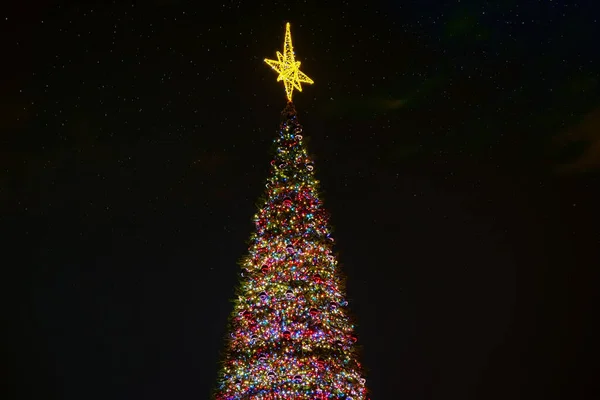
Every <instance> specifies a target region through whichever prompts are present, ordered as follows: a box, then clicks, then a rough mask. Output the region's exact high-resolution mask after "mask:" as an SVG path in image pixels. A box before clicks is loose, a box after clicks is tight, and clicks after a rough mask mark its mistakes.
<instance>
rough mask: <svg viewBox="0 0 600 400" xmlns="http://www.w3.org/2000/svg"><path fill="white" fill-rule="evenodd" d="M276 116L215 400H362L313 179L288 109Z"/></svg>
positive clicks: (362, 389)
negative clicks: (276, 131)
mask: <svg viewBox="0 0 600 400" xmlns="http://www.w3.org/2000/svg"><path fill="white" fill-rule="evenodd" d="M282 115H283V122H282V124H281V127H280V131H279V135H278V137H277V138H276V139H275V144H276V151H275V157H274V159H273V160H272V161H271V174H270V177H269V179H268V180H267V184H266V196H265V201H264V205H263V206H262V207H261V208H260V210H259V211H258V213H257V214H256V215H255V217H254V222H255V224H256V231H255V233H254V234H253V235H252V238H251V242H250V243H251V244H250V248H249V254H248V255H247V257H245V258H244V259H243V260H242V262H241V267H242V273H241V275H242V277H241V285H240V288H239V290H238V299H237V300H236V301H235V306H234V313H233V317H232V320H231V334H230V337H229V340H228V345H227V352H226V355H225V360H224V362H223V368H222V371H221V374H220V377H219V384H218V387H217V391H216V392H217V393H216V398H217V400H241V399H256V400H275V399H290V400H291V399H294V400H309V399H310V400H315V399H344V400H364V399H366V387H365V379H364V378H363V377H362V372H361V370H362V369H361V365H360V363H359V362H358V361H357V355H356V346H355V342H356V340H357V339H356V336H354V332H353V331H354V326H353V324H352V322H351V320H350V318H349V317H348V312H347V310H346V309H347V305H348V302H347V301H346V300H345V298H344V293H343V283H342V279H341V276H340V274H339V272H338V271H337V260H336V257H335V256H334V254H333V253H332V246H333V239H332V237H331V235H330V229H329V227H328V216H327V214H326V212H325V210H324V208H323V204H322V203H321V201H320V200H319V198H318V184H319V182H318V181H317V180H316V179H315V175H314V165H313V162H312V160H311V159H310V158H309V157H308V155H307V151H306V147H305V145H304V142H303V137H302V127H301V126H300V124H299V123H298V120H297V118H296V112H295V110H294V106H293V104H292V103H291V102H290V103H288V105H287V107H286V108H285V110H284V111H283V113H282Z"/></svg>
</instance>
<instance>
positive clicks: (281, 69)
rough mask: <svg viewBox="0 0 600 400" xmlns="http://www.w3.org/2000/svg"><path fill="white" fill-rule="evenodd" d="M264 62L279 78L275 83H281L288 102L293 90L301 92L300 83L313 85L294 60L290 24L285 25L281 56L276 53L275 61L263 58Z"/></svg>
mask: <svg viewBox="0 0 600 400" xmlns="http://www.w3.org/2000/svg"><path fill="white" fill-rule="evenodd" d="M265 62H266V63H267V64H269V66H270V67H271V68H273V69H274V70H275V71H276V72H277V73H278V74H279V76H278V77H277V82H279V81H283V84H284V85H285V94H286V95H287V99H288V101H290V102H291V101H292V92H293V91H294V88H295V89H297V90H298V91H299V92H301V91H302V86H300V83H309V84H313V83H314V82H313V80H312V79H310V78H309V77H308V76H306V74H305V73H304V72H302V71H300V61H296V59H295V58H294V48H293V47H292V33H291V32H290V23H289V22H288V23H287V24H286V25H285V40H284V42H283V54H281V53H280V52H277V60H269V59H267V58H265Z"/></svg>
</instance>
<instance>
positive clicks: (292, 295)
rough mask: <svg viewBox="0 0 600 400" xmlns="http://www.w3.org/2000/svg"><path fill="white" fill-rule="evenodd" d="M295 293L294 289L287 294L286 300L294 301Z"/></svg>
mask: <svg viewBox="0 0 600 400" xmlns="http://www.w3.org/2000/svg"><path fill="white" fill-rule="evenodd" d="M294 297H295V296H294V291H293V290H292V289H290V290H288V291H287V292H285V298H286V299H288V300H292V299H293V298H294Z"/></svg>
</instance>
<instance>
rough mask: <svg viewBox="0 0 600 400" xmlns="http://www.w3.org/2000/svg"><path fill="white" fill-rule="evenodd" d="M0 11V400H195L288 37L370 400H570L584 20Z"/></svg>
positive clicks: (593, 191) (74, 5) (567, 10)
mask: <svg viewBox="0 0 600 400" xmlns="http://www.w3.org/2000/svg"><path fill="white" fill-rule="evenodd" d="M11 3H14V2H11ZM16 3H18V4H11V5H10V7H12V8H11V9H0V32H1V39H0V42H1V43H2V46H1V47H2V69H3V73H2V74H1V76H0V80H1V86H0V105H1V107H0V226H1V228H2V229H1V231H2V234H3V237H4V239H3V240H2V243H3V246H2V253H3V257H2V259H1V260H2V261H1V264H2V272H3V276H2V279H1V281H2V283H3V285H2V286H3V290H2V292H3V294H5V295H6V296H3V297H5V300H4V301H3V306H4V308H5V311H4V312H3V313H2V314H3V319H5V320H6V324H3V325H4V326H6V327H8V329H4V328H3V330H4V331H5V333H8V338H7V339H5V340H4V341H3V342H2V344H3V346H2V348H3V352H2V360H3V361H2V363H1V365H3V367H2V371H0V375H1V376H2V377H1V378H0V380H1V381H3V383H2V385H1V386H2V387H3V388H4V389H6V393H10V394H9V395H7V396H4V395H1V396H2V397H3V398H15V399H40V398H44V399H64V400H81V399H86V400H96V399H98V400H100V399H102V400H105V399H112V400H121V399H123V400H125V399H127V400H130V399H144V400H146V399H147V400H153V399H208V398H209V396H210V393H211V390H212V388H213V387H214V385H215V383H216V378H217V370H218V362H219V358H220V357H219V352H220V351H221V350H222V349H223V346H224V339H225V336H226V335H227V332H226V329H227V318H228V315H229V313H230V312H231V310H232V304H231V303H230V299H231V298H232V297H233V292H234V287H235V286H236V284H237V281H238V278H239V267H238V266H237V264H236V262H237V260H238V259H240V258H241V257H242V256H243V255H244V254H245V251H246V246H247V244H246V241H247V240H248V238H249V237H250V234H251V232H252V229H253V225H252V216H253V215H254V213H255V211H256V204H257V202H258V199H259V197H260V196H261V195H262V193H263V191H264V189H265V187H264V182H265V179H266V177H267V173H268V167H269V162H270V160H271V156H270V153H269V151H270V149H271V142H272V140H273V139H274V137H275V135H276V133H277V128H278V124H279V118H280V115H279V114H280V112H281V110H282V109H283V107H284V106H285V101H286V100H285V95H284V90H283V85H282V84H281V82H279V83H278V82H276V81H275V79H276V74H275V73H274V72H273V71H272V70H271V69H270V68H269V67H268V66H266V65H265V64H264V62H263V59H264V58H265V57H267V58H274V57H275V52H276V51H277V50H281V48H282V46H283V34H284V29H285V22H286V21H289V22H291V24H292V35H293V40H294V47H295V50H296V55H297V58H298V60H300V61H301V62H302V67H301V69H302V71H303V72H305V73H306V74H307V75H308V76H309V77H311V78H312V79H314V81H315V84H314V85H304V91H303V92H302V93H297V92H295V93H294V100H295V104H296V109H297V110H298V118H299V120H300V122H301V123H302V125H303V127H304V136H305V137H306V138H309V143H308V146H309V151H310V153H311V154H313V155H314V158H315V165H316V168H315V171H316V173H317V177H318V178H319V179H320V180H321V184H322V186H321V187H322V199H323V200H324V202H325V206H326V207H327V208H328V210H329V212H330V213H331V223H332V226H333V228H334V231H333V235H334V237H335V239H336V243H337V245H336V251H337V252H338V254H339V260H340V263H341V268H342V271H343V273H344V274H345V275H346V276H347V278H348V299H349V302H350V309H351V311H352V312H353V313H354V317H355V318H356V321H357V332H358V337H359V343H360V344H361V345H362V360H363V363H364V365H365V366H366V368H367V373H368V375H367V385H368V387H369V389H370V390H371V399H372V400H395V399H443V400H446V399H461V400H466V399H486V400H487V399H548V398H568V399H583V398H591V397H590V396H591V394H590V392H589V391H590V390H591V383H592V381H593V376H595V375H597V359H595V358H594V357H592V355H591V347H592V343H593V341H594V339H595V337H597V331H593V330H592V322H593V321H592V320H593V314H594V313H593V311H592V306H591V302H592V298H593V297H594V292H595V288H594V287H593V286H594V280H595V278H596V270H597V269H598V266H599V265H600V257H599V256H598V254H597V253H598V249H599V248H600V235H599V233H598V232H599V230H598V226H599V222H600V219H599V214H600V213H599V212H598V205H599V204H600V194H599V193H600V190H598V186H599V185H600V82H599V79H600V73H599V71H600V52H599V47H598V39H599V38H600V29H599V28H600V23H599V22H598V19H600V4H594V3H597V2H595V1H591V0H590V1H559V0H554V1H552V0H547V1H546V0H544V1H534V0H531V1H516V0H499V1H483V0H472V1H471V0H463V1H445V2H441V1H437V2H436V1H433V0H428V1H426V0H419V1H417V0H406V1H389V2H383V1H368V2H365V4H368V5H362V4H360V3H359V2H349V1H335V2H327V1H323V0H321V1H304V2H300V1H278V2H267V1H264V2H262V4H260V2H259V1H252V2H251V1H247V2H243V1H239V0H223V1H221V2H213V3H214V4H213V5H211V6H202V3H204V1H190V2H184V1H167V0H163V1H159V0H155V1H146V2H137V4H135V5H132V4H131V3H129V2H121V1H118V2H116V3H117V4H107V3H108V2H83V3H82V2H62V3H60V4H62V5H61V6H58V5H57V4H58V3H56V4H53V3H51V2H48V1H38V2H25V1H24V2H16ZM140 3H143V4H140ZM259 4H260V5H259ZM2 7H7V6H5V5H3V6H2ZM587 362H590V363H591V365H592V366H591V367H589V368H588V367H586V366H585V364H586V363H587ZM594 370H595V373H594Z"/></svg>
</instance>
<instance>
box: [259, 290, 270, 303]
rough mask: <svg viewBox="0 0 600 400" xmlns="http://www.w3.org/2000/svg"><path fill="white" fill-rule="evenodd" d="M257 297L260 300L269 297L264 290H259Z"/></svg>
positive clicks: (265, 299)
mask: <svg viewBox="0 0 600 400" xmlns="http://www.w3.org/2000/svg"><path fill="white" fill-rule="evenodd" d="M258 297H259V298H260V300H261V301H267V299H268V298H269V296H267V293H266V292H260V294H259V295H258Z"/></svg>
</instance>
